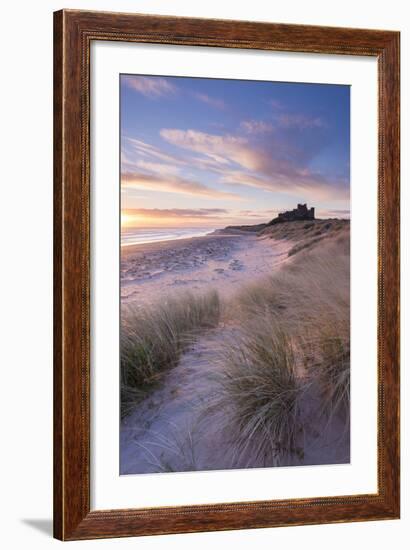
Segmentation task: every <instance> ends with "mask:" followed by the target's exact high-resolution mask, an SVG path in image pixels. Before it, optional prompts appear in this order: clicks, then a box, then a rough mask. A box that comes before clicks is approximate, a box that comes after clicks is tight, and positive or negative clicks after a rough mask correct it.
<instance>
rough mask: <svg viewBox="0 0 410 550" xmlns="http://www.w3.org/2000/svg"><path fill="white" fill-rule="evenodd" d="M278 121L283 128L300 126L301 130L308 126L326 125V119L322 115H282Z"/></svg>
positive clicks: (318, 126)
mask: <svg viewBox="0 0 410 550" xmlns="http://www.w3.org/2000/svg"><path fill="white" fill-rule="evenodd" d="M278 123H279V126H281V127H282V128H299V129H300V130H305V129H306V128H323V127H324V126H325V123H324V121H323V120H322V119H321V118H320V117H309V116H306V115H298V114H283V115H280V117H279V118H278Z"/></svg>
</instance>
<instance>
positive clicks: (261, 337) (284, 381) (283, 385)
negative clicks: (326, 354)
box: [213, 314, 300, 467]
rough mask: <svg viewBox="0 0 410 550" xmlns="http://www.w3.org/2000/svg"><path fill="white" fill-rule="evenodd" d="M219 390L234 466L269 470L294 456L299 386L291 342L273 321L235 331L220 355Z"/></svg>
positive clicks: (267, 319) (263, 319)
mask: <svg viewBox="0 0 410 550" xmlns="http://www.w3.org/2000/svg"><path fill="white" fill-rule="evenodd" d="M218 362H219V369H218V381H219V391H218V392H217V395H216V396H215V400H214V403H213V407H216V408H217V409H223V410H225V411H226V421H227V425H229V431H230V434H231V438H232V440H233V443H234V446H235V448H236V453H235V455H234V463H233V467H246V466H248V465H254V464H256V463H258V464H262V465H266V464H269V465H273V464H274V463H275V461H277V460H278V459H279V458H280V457H281V456H282V455H283V454H286V453H289V452H294V451H296V436H297V430H298V427H299V407H298V402H299V401H298V400H299V396H300V387H299V383H298V379H297V373H296V357H295V350H294V348H293V345H292V342H291V341H290V340H289V339H288V338H287V336H286V334H285V333H284V332H283V331H282V330H281V328H280V325H278V323H277V320H276V319H275V318H274V317H272V316H271V317H269V316H268V315H266V314H265V315H263V316H262V317H261V318H259V319H254V320H253V321H252V322H251V323H249V324H248V325H247V327H246V329H244V328H241V329H240V330H238V331H237V332H236V333H235V335H234V337H233V338H231V339H230V341H228V342H225V343H224V345H223V346H221V349H220V352H219V359H218Z"/></svg>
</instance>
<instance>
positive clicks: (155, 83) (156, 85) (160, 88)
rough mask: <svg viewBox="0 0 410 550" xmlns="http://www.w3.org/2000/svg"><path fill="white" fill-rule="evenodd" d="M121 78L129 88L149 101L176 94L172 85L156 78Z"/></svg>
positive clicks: (167, 81) (175, 88)
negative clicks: (149, 99)
mask: <svg viewBox="0 0 410 550" xmlns="http://www.w3.org/2000/svg"><path fill="white" fill-rule="evenodd" d="M122 78H123V79H124V80H123V81H124V82H125V84H126V85H127V86H128V87H129V88H131V89H132V90H135V91H136V92H139V93H140V94H142V95H144V96H145V97H149V98H151V99H157V98H159V97H164V96H170V95H174V94H175V93H176V92H177V87H176V86H174V84H171V82H169V80H166V79H165V78H161V77H158V76H156V77H149V76H123V77H122Z"/></svg>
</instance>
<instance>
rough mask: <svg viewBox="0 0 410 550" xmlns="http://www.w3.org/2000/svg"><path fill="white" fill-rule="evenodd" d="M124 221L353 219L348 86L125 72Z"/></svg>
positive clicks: (219, 223) (217, 223) (211, 223)
mask: <svg viewBox="0 0 410 550" xmlns="http://www.w3.org/2000/svg"><path fill="white" fill-rule="evenodd" d="M120 92H121V104H120V108H121V119H120V120H121V223H122V226H123V227H141V228H142V227H200V226H201V227H225V226H226V225H229V224H233V223H234V224H256V223H261V222H266V221H269V220H271V219H272V218H273V217H275V216H276V215H277V213H278V212H282V211H285V210H290V209H293V208H295V207H296V206H297V204H298V203H307V205H308V207H310V206H314V207H315V208H316V217H322V218H327V217H335V218H348V217H350V200H349V195H350V184H349V172H350V164H349V163H350V87H349V86H340V85H333V84H332V85H330V84H329V85H327V84H303V83H285V82H262V81H250V80H248V81H247V80H222V79H205V78H185V77H168V76H167V77H162V76H140V75H121V76H120Z"/></svg>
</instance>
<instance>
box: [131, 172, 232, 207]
mask: <svg viewBox="0 0 410 550" xmlns="http://www.w3.org/2000/svg"><path fill="white" fill-rule="evenodd" d="M121 186H122V187H124V188H129V189H149V190H151V191H162V192H164V191H165V192H168V193H180V194H184V195H194V196H198V197H204V198H208V199H231V200H240V199H241V197H239V196H238V195H236V194H234V193H225V192H223V191H219V190H216V189H211V188H210V187H207V186H206V185H203V184H202V183H199V182H196V181H191V180H188V179H185V178H182V177H178V176H172V175H171V176H169V177H166V176H163V175H160V174H147V173H144V172H124V173H122V174H121Z"/></svg>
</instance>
